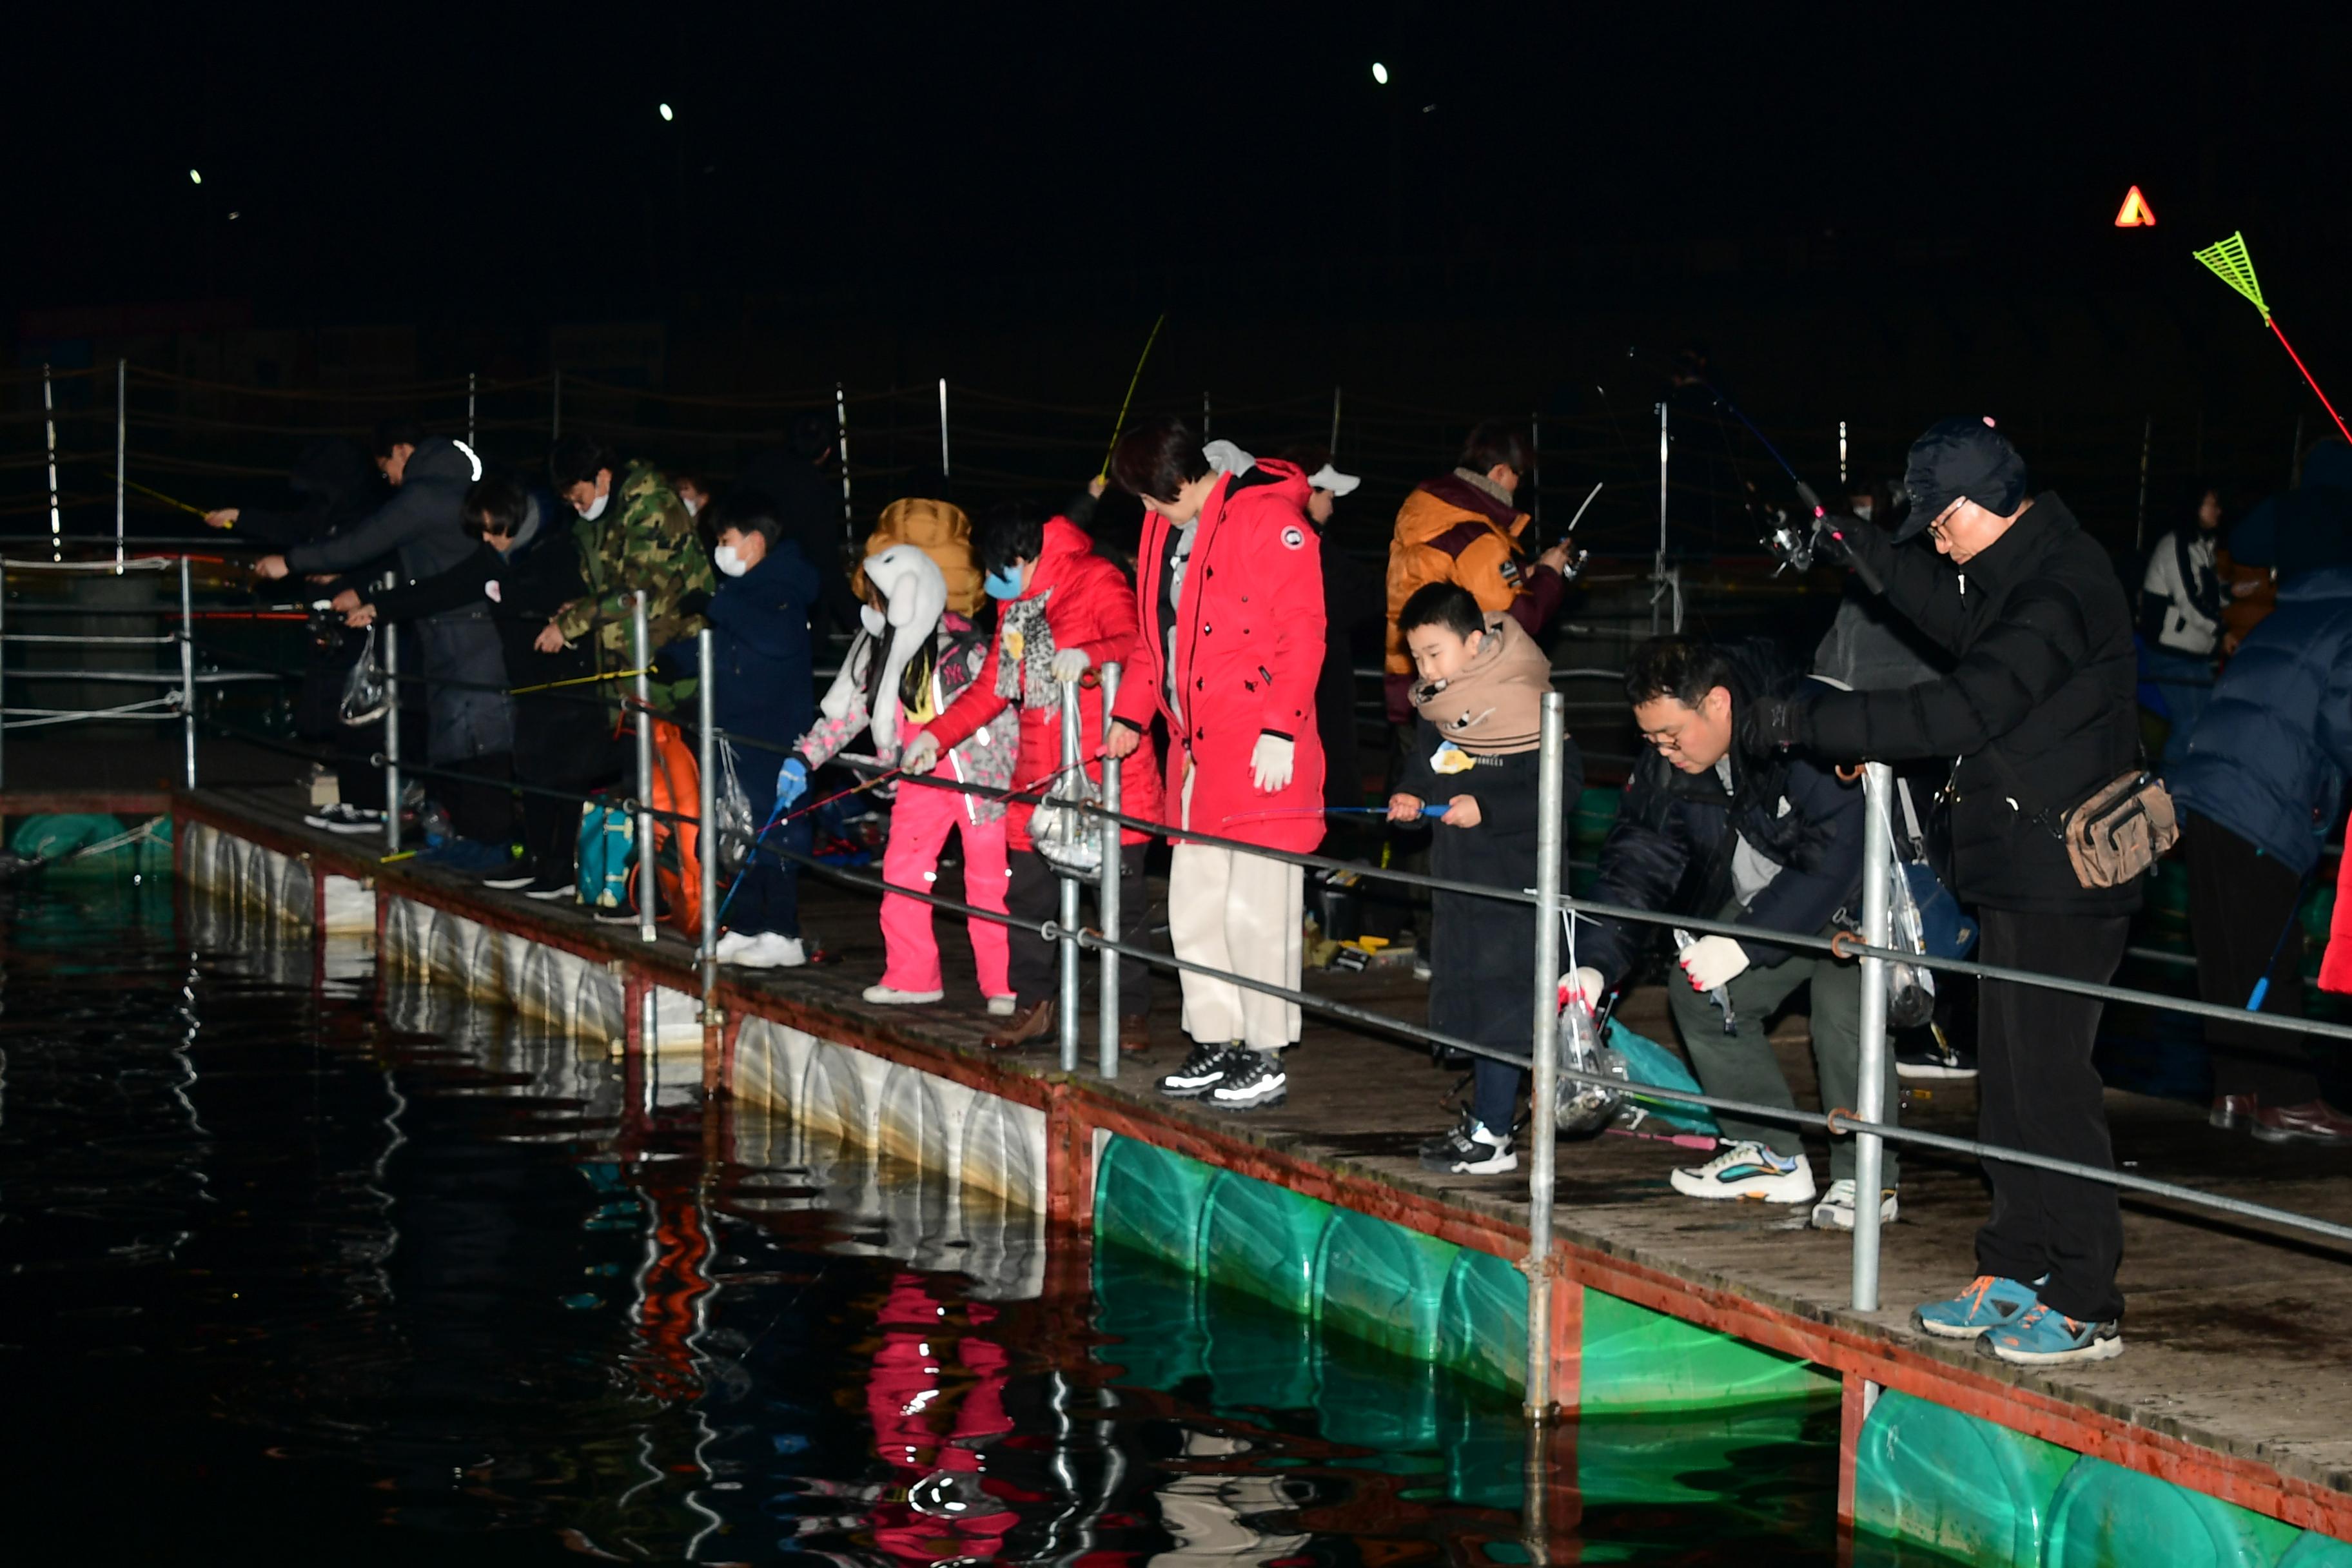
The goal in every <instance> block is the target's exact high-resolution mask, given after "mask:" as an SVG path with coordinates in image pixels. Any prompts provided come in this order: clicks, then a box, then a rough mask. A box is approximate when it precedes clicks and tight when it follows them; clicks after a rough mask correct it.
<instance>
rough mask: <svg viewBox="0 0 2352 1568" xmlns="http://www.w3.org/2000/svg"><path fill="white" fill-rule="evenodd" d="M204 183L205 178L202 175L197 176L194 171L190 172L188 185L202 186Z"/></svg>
mask: <svg viewBox="0 0 2352 1568" xmlns="http://www.w3.org/2000/svg"><path fill="white" fill-rule="evenodd" d="M204 183H205V177H204V176H203V175H202V174H197V173H196V172H195V171H194V169H191V170H189V171H188V184H192V185H201V184H204Z"/></svg>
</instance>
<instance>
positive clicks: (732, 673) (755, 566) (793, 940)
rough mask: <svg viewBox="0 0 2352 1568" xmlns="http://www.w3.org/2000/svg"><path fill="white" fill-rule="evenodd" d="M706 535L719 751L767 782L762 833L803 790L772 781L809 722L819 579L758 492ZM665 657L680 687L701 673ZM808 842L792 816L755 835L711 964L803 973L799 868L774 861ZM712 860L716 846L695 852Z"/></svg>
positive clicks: (759, 812) (748, 776) (805, 827)
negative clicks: (713, 572) (713, 546)
mask: <svg viewBox="0 0 2352 1568" xmlns="http://www.w3.org/2000/svg"><path fill="white" fill-rule="evenodd" d="M710 526H711V531H712V532H713V534H714V535H715V536H716V537H717V539H718V541H719V548H718V550H717V551H716V552H714V564H716V565H717V566H718V568H719V591H718V592H717V593H715V594H713V595H711V596H710V603H709V608H708V610H707V611H706V612H705V613H706V614H707V615H708V616H709V620H710V657H711V659H712V662H713V664H714V666H715V668H713V669H712V670H711V671H710V672H709V673H710V674H711V676H712V677H713V678H714V679H717V680H718V682H719V689H718V690H717V691H716V692H715V693H714V694H713V698H712V704H713V708H712V710H713V716H714V717H715V718H716V720H717V721H718V724H719V729H721V730H723V731H727V733H726V734H725V735H724V736H722V737H721V738H720V740H719V744H720V745H722V746H725V747H726V748H727V750H728V752H729V756H730V761H731V762H732V763H733V764H734V769H735V776H736V777H737V778H738V779H740V780H741V781H743V783H744V784H747V785H751V784H753V783H754V781H767V780H773V781H774V783H775V787H774V788H773V789H772V790H760V789H757V788H754V789H752V791H751V795H752V799H751V814H752V816H753V817H754V819H755V820H756V821H757V822H758V824H759V825H760V826H762V827H764V826H766V825H767V824H768V822H769V821H770V819H771V818H772V817H774V816H776V815H777V814H778V813H779V812H783V811H788V810H789V809H790V808H791V806H792V805H793V802H795V801H797V800H798V799H799V798H800V796H801V795H802V794H803V792H804V791H805V790H806V789H807V787H808V778H807V775H806V773H798V774H795V773H793V767H792V764H791V763H790V762H787V763H785V765H784V768H783V770H782V773H778V772H777V771H776V758H777V756H778V754H779V753H782V752H787V751H788V749H789V748H790V747H791V745H792V743H793V742H794V741H797V740H799V739H800V738H801V736H803V734H806V733H807V732H808V727H809V722H810V721H811V720H813V719H814V717H815V716H816V687H815V665H814V660H813V659H812V658H811V657H810V651H809V611H810V609H811V608H812V607H813V606H814V605H815V603H816V595H817V575H816V569H815V568H814V567H813V566H811V565H810V564H809V563H808V561H807V559H806V558H805V557H804V556H803V555H802V554H801V551H800V546H799V545H798V544H796V543H794V542H793V541H792V540H789V539H786V538H785V537H783V527H782V523H780V522H779V521H777V518H776V509H775V507H774V506H773V505H772V504H771V503H770V501H769V500H768V499H767V498H766V497H765V496H762V495H760V494H758V493H756V492H755V491H751V490H746V489H733V490H730V491H729V492H728V493H727V495H726V497H725V499H723V500H719V502H717V503H716V504H715V505H714V506H713V507H712V508H711V514H710ZM664 657H665V659H676V660H677V661H678V665H679V668H680V669H681V670H682V671H683V672H685V673H686V674H688V675H689V676H692V677H696V678H699V677H700V676H701V675H702V674H703V671H702V669H701V668H700V666H699V663H698V658H699V654H698V649H697V645H696V644H695V643H694V642H692V641H690V640H689V641H688V642H685V643H683V644H673V645H671V646H670V647H668V648H667V650H666V652H665V656H664ZM738 737H740V739H738ZM751 742H761V746H759V747H754V746H753V745H751ZM809 841H810V834H809V819H808V818H807V817H806V816H797V817H794V818H793V820H791V821H789V822H785V823H782V824H780V825H779V826H776V827H775V828H773V829H772V830H771V831H769V832H767V833H766V834H764V835H763V836H762V837H761V847H759V848H757V849H751V850H748V851H747V852H746V854H747V858H746V861H745V866H744V870H743V875H742V879H741V880H740V882H738V883H737V884H736V886H735V889H734V896H733V897H732V899H731V900H730V901H729V903H728V905H727V907H726V909H725V910H723V911H721V913H720V916H719V919H720V922H721V924H722V925H723V926H724V928H725V930H726V933H727V934H726V935H724V936H722V937H720V938H719V963H733V964H740V965H742V966H743V967H745V968H749V969H789V968H793V967H797V966H798V965H800V964H803V963H807V962H808V952H807V949H806V947H805V945H804V944H803V942H802V939H801V917H800V868H799V867H798V865H797V864H796V863H795V862H793V860H790V859H787V858H784V857H782V856H781V855H778V854H776V853H774V851H775V850H776V849H778V848H782V849H785V850H790V851H793V852H794V853H797V854H802V855H805V854H807V853H808V849H809ZM717 849H718V846H717V845H715V844H714V845H712V846H711V847H709V848H708V849H706V850H704V851H703V853H705V854H715V853H716V852H717ZM631 918H634V916H633V917H631Z"/></svg>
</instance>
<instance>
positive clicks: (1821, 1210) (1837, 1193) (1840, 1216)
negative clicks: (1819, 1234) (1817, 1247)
mask: <svg viewBox="0 0 2352 1568" xmlns="http://www.w3.org/2000/svg"><path fill="white" fill-rule="evenodd" d="M1897 1206H1898V1205H1896V1204H1895V1189H1894V1188H1893V1187H1882V1188H1880V1189H1879V1192H1878V1217H1879V1218H1880V1219H1882V1220H1892V1219H1894V1217H1895V1210H1896V1208H1897ZM1813 1228H1814V1229H1815V1230H1832V1229H1834V1230H1852V1229H1853V1177H1851V1176H1840V1177H1839V1178H1838V1179H1837V1180H1836V1181H1834V1182H1832V1183H1831V1184H1830V1190H1829V1191H1828V1192H1826V1193H1823V1194H1822V1201H1821V1202H1819V1203H1817V1204H1815V1205H1813Z"/></svg>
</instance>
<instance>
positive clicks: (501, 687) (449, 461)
mask: <svg viewBox="0 0 2352 1568" xmlns="http://www.w3.org/2000/svg"><path fill="white" fill-rule="evenodd" d="M481 473H482V465H481V461H480V459H479V458H476V457H475V456H474V455H473V453H472V452H470V451H468V450H467V448H466V447H462V446H460V445H459V444H458V443H457V442H455V441H452V440H450V439H448V438H447V437H441V436H436V437H431V438H430V439H428V440H427V441H425V443H424V444H423V445H422V446H420V447H417V448H416V450H415V452H414V453H413V454H411V455H410V457H409V459H408V466H407V468H406V469H405V470H404V472H403V475H402V478H401V483H400V488H399V489H396V490H394V491H393V492H392V496H391V499H390V500H386V501H385V502H384V503H383V505H382V506H380V507H378V508H376V510H374V511H373V512H372V513H370V514H369V515H368V516H367V517H366V518H365V519H363V520H362V521H359V522H356V523H354V524H352V526H351V527H350V528H347V529H345V530H344V531H341V533H338V534H335V535H334V536H332V537H331V538H328V539H322V540H319V541H317V542H313V543H310V544H299V545H296V546H295V547H294V548H293V549H291V550H289V551H288V552H286V565H287V569H288V570H289V572H292V573H296V574H310V573H314V572H334V573H341V572H348V571H351V570H352V569H353V568H354V567H357V566H360V565H362V564H364V563H367V562H370V561H373V560H375V559H376V558H377V557H379V556H382V555H387V554H389V555H394V556H396V557H397V558H398V560H399V563H400V576H401V578H402V580H403V582H404V583H408V584H415V583H421V582H424V581H425V579H427V578H431V577H437V576H439V575H440V574H442V573H444V572H446V571H448V570H449V569H450V568H451V567H453V566H456V565H457V564H458V563H461V562H463V561H465V560H466V559H467V557H469V556H471V555H472V554H473V553H474V552H475V551H476V550H477V549H478V548H480V541H478V540H476V539H473V538H471V537H469V536H468V535H467V532H466V528H465V504H466V491H467V489H468V488H469V487H470V486H471V485H472V484H473V482H474V481H475V480H476V479H479V478H481ZM416 637H417V646H418V648H419V649H420V651H421V652H422V654H423V656H424V664H425V678H426V685H425V714H426V724H425V754H426V756H427V757H428V758H429V759H430V760H431V761H433V762H435V763H454V762H463V761H465V760H466V759H467V758H469V757H479V756H490V755H494V754H496V753H498V752H505V751H509V750H511V749H512V748H513V746H514V718H513V711H512V707H511V705H510V704H509V700H508V699H507V695H506V659H505V658H504V656H503V655H502V654H501V653H500V651H499V634H498V631H497V629H496V628H495V627H493V626H491V624H490V614H489V606H488V603H487V602H484V601H481V600H472V601H470V602H468V603H467V604H465V605H462V606H459V607H457V608H452V609H446V610H441V611H439V612H437V613H436V614H432V615H428V616H425V617H424V618H423V620H422V621H420V622H419V623H418V626H417V633H416ZM456 682H464V683H465V684H466V685H467V686H470V687H479V688H484V689H480V690H468V689H463V688H461V687H459V686H457V685H456V684H453V683H456Z"/></svg>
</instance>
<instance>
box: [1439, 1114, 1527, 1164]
mask: <svg viewBox="0 0 2352 1568" xmlns="http://www.w3.org/2000/svg"><path fill="white" fill-rule="evenodd" d="M1421 1168H1422V1169H1423V1170H1424V1171H1445V1172H1450V1173H1453V1174H1454V1175H1460V1176H1499V1175H1501V1174H1502V1173H1504V1172H1506V1171H1516V1170H1517V1169H1518V1168H1519V1156H1518V1155H1517V1152H1514V1151H1513V1150H1512V1148H1511V1135H1510V1133H1508V1132H1507V1131H1506V1132H1496V1131H1490V1130H1489V1129H1488V1128H1487V1126H1486V1123H1485V1122H1483V1121H1479V1120H1478V1119H1477V1118H1476V1117H1475V1116H1473V1115H1471V1114H1470V1113H1469V1112H1468V1111H1466V1110H1465V1111H1464V1112H1463V1113H1462V1121H1461V1123H1460V1124H1459V1125H1458V1126H1456V1127H1455V1128H1454V1131H1451V1132H1448V1133H1447V1134H1445V1136H1444V1137H1443V1138H1433V1139H1431V1140H1430V1141H1429V1142H1426V1143H1423V1145H1422V1146H1421Z"/></svg>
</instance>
